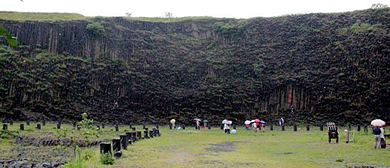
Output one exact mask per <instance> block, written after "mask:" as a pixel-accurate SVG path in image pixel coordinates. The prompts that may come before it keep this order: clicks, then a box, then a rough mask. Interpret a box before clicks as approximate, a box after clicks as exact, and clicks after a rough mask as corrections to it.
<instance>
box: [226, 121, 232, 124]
mask: <svg viewBox="0 0 390 168" xmlns="http://www.w3.org/2000/svg"><path fill="white" fill-rule="evenodd" d="M232 123H233V122H232V121H226V122H225V124H232Z"/></svg>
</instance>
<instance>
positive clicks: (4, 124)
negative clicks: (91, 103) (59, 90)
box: [3, 120, 80, 131]
mask: <svg viewBox="0 0 390 168" xmlns="http://www.w3.org/2000/svg"><path fill="white" fill-rule="evenodd" d="M8 124H9V125H13V124H14V123H13V122H12V121H10V122H9V123H3V130H4V131H7V130H8ZM26 124H27V125H30V121H26ZM45 125H46V121H45V120H43V121H42V123H37V126H36V127H35V128H36V129H41V128H42V126H45ZM19 129H20V130H22V131H23V130H24V123H21V124H20V127H19ZM57 129H61V122H58V123H57ZM78 129H80V128H78Z"/></svg>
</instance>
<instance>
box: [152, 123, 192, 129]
mask: <svg viewBox="0 0 390 168" xmlns="http://www.w3.org/2000/svg"><path fill="white" fill-rule="evenodd" d="M156 128H157V129H159V128H158V127H156ZM185 129H186V125H185V124H183V130H185Z"/></svg>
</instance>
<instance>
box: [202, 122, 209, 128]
mask: <svg viewBox="0 0 390 168" xmlns="http://www.w3.org/2000/svg"><path fill="white" fill-rule="evenodd" d="M208 123H209V121H208V120H203V128H204V129H207V128H208Z"/></svg>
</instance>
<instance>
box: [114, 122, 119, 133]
mask: <svg viewBox="0 0 390 168" xmlns="http://www.w3.org/2000/svg"><path fill="white" fill-rule="evenodd" d="M115 131H116V132H118V131H119V125H118V124H116V125H115Z"/></svg>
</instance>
